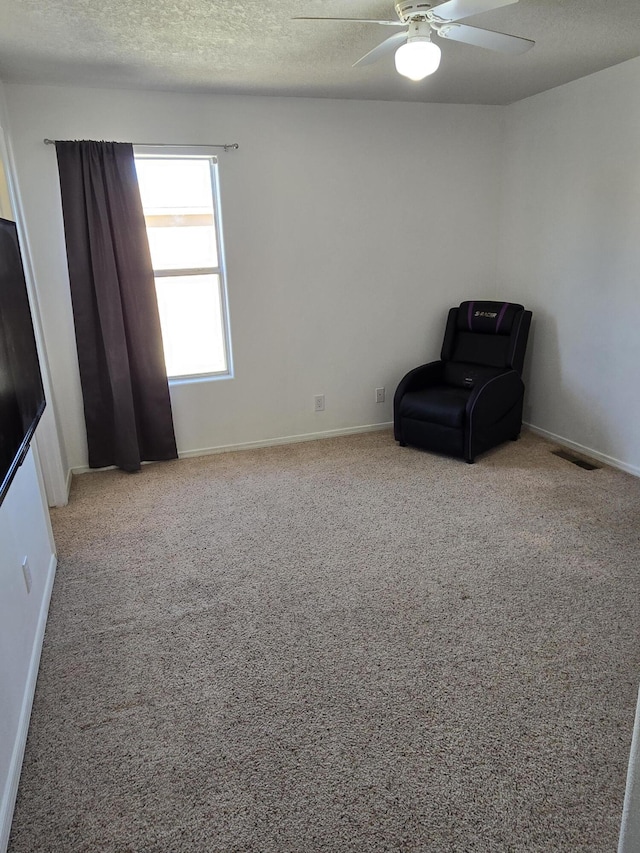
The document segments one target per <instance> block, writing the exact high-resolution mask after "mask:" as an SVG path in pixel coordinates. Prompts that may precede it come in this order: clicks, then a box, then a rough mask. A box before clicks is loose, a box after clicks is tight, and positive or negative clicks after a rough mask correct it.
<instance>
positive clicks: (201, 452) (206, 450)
mask: <svg viewBox="0 0 640 853" xmlns="http://www.w3.org/2000/svg"><path fill="white" fill-rule="evenodd" d="M392 426H393V423H392V422H391V421H389V422H388V423H383V424H364V425H362V426H356V427H344V428H342V429H329V430H324V432H307V433H303V434H302V435H282V436H278V437H277V438H267V439H264V440H262V441H245V442H241V443H240V444H220V445H218V446H216V447H201V448H198V449H197V450H181V451H179V452H178V457H179V458H180V459H189V458H190V457H192V456H211V455H213V454H214V453H230V452H231V451H233V450H254V449H256V448H258V447H275V446H276V445H279V444H297V443H298V442H301V441H319V440H321V439H323V438H336V437H337V436H340V435H355V434H357V433H359V432H377V431H378V430H384V429H391V427H392ZM142 464H143V465H153V464H154V463H153V462H143V463H142ZM114 468H115V466H114V465H111V466H110V467H109V468H89V467H88V466H86V465H83V466H81V467H79V468H72V469H71V473H72V474H89V473H95V472H96V471H112V470H114Z"/></svg>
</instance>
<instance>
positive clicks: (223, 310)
mask: <svg viewBox="0 0 640 853" xmlns="http://www.w3.org/2000/svg"><path fill="white" fill-rule="evenodd" d="M136 169H137V172H138V183H139V186H140V197H141V199H142V207H143V210H144V214H145V221H146V224H147V236H148V239H149V250H150V252H151V262H152V265H153V269H154V273H155V277H156V279H155V280H156V294H157V297H158V308H159V312H160V324H161V326H162V338H163V343H164V351H165V362H166V365H167V375H168V376H169V377H170V378H179V377H190V376H202V375H230V374H231V371H230V364H229V363H230V352H229V332H228V316H227V307H226V305H227V303H226V288H225V280H224V266H223V263H222V252H221V251H220V246H221V245H222V244H221V228H220V211H219V203H218V194H217V163H216V158H215V157H212V156H210V155H201V156H197V155H188V156H181V155H177V154H176V155H175V156H174V155H164V154H162V155H158V156H154V155H152V154H148V155H145V154H144V153H141V151H140V146H137V147H136Z"/></svg>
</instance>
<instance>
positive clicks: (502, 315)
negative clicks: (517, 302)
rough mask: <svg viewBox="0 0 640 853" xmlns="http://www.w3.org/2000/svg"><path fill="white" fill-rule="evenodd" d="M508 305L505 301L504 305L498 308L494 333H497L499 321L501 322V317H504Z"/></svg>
mask: <svg viewBox="0 0 640 853" xmlns="http://www.w3.org/2000/svg"><path fill="white" fill-rule="evenodd" d="M508 307H509V303H508V302H505V303H504V305H503V306H502V308H501V309H500V313H499V314H498V321H497V323H496V334H497V333H498V330H499V328H500V323H502V318H503V317H504V313H505V311H506V310H507V308H508Z"/></svg>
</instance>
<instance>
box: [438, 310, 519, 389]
mask: <svg viewBox="0 0 640 853" xmlns="http://www.w3.org/2000/svg"><path fill="white" fill-rule="evenodd" d="M530 325H531V311H526V310H525V309H524V307H523V306H522V305H518V304H516V303H514V302H494V301H490V300H474V301H469V302H462V303H461V304H460V306H459V307H458V308H452V309H451V310H450V311H449V316H448V318H447V328H446V330H445V335H444V341H443V344H442V353H441V359H442V361H446V362H457V363H463V364H470V365H478V366H481V367H488V368H496V369H497V371H496V372H500V370H517V372H518V373H520V374H521V373H522V366H523V363H524V354H525V350H526V347H527V338H528V336H529V327H530Z"/></svg>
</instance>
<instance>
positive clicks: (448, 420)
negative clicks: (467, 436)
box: [400, 385, 471, 428]
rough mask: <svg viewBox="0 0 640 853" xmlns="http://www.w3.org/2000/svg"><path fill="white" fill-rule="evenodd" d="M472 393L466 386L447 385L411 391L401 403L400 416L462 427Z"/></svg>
mask: <svg viewBox="0 0 640 853" xmlns="http://www.w3.org/2000/svg"><path fill="white" fill-rule="evenodd" d="M470 394H471V391H470V390H468V389H466V388H451V387H449V386H447V385H434V386H432V387H431V388H425V389H424V390H423V391H410V392H409V393H408V394H405V395H404V397H403V398H402V401H401V403H400V417H404V418H413V419H414V420H417V421H428V422H429V423H433V424H441V425H442V426H448V427H457V428H462V425H463V423H464V414H465V408H466V405H467V400H468V399H469V396H470Z"/></svg>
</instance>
